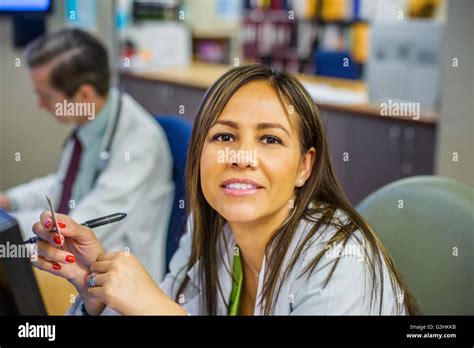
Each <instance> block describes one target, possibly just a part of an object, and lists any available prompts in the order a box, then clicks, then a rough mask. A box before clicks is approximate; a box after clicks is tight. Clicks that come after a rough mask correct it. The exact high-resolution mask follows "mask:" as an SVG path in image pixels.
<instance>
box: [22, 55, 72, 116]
mask: <svg viewBox="0 0 474 348" xmlns="http://www.w3.org/2000/svg"><path fill="white" fill-rule="evenodd" d="M51 69H52V65H51V64H46V65H42V66H39V67H36V68H33V69H31V70H30V77H31V81H32V83H33V87H34V90H35V93H36V97H37V103H38V107H39V108H41V109H45V110H47V111H48V112H49V113H50V114H52V115H53V116H58V115H56V113H55V112H56V105H57V104H58V103H61V104H62V103H63V102H64V101H65V100H67V99H68V98H67V97H66V95H65V94H64V93H62V92H60V91H58V90H57V89H55V88H54V87H52V86H51V85H50V83H49V75H50V73H51ZM56 119H57V120H58V121H59V122H63V123H70V122H71V121H74V120H73V118H69V117H56Z"/></svg>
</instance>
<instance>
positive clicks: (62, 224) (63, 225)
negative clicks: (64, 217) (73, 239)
mask: <svg viewBox="0 0 474 348" xmlns="http://www.w3.org/2000/svg"><path fill="white" fill-rule="evenodd" d="M58 226H59V228H66V224H64V223H62V222H58Z"/></svg>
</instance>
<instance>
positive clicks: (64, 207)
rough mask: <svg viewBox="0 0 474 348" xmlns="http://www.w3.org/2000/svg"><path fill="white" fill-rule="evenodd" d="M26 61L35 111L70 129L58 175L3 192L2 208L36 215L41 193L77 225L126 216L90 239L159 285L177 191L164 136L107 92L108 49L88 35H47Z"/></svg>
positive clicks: (122, 97)
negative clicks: (141, 267)
mask: <svg viewBox="0 0 474 348" xmlns="http://www.w3.org/2000/svg"><path fill="white" fill-rule="evenodd" d="M26 61H27V64H28V67H29V72H30V76H31V80H32V82H33V86H34V88H35V92H36V94H37V97H38V106H39V107H41V108H44V109H46V110H47V111H49V112H50V113H51V114H53V115H54V116H55V119H57V120H58V121H59V122H61V123H73V124H74V125H75V128H74V131H73V132H72V134H71V136H70V137H69V138H68V139H67V141H66V144H65V146H64V149H63V152H62V155H61V160H60V164H59V168H58V170H57V172H56V173H53V174H50V175H48V176H46V177H42V178H38V179H34V180H33V181H31V182H29V183H26V184H23V185H20V186H17V187H14V188H12V189H10V190H8V191H6V192H5V194H4V195H1V194H0V208H4V209H6V210H10V211H13V212H21V211H25V210H32V209H38V210H41V209H44V208H47V206H45V204H46V199H45V194H46V195H48V196H50V197H51V198H52V200H53V202H55V204H56V207H55V209H56V210H57V212H58V213H63V214H69V215H70V216H71V217H73V218H74V219H75V220H77V221H86V220H89V219H93V218H97V217H101V216H104V215H108V214H113V213H117V212H124V213H127V215H128V216H127V218H126V219H125V220H124V221H122V222H118V223H113V224H109V225H106V226H102V227H99V228H97V229H96V230H95V233H96V234H97V235H98V236H99V238H100V239H101V241H102V242H103V243H104V245H105V246H106V248H107V249H108V250H125V251H127V250H130V252H133V253H134V254H135V255H137V256H138V257H139V258H140V260H141V261H142V262H143V263H144V264H145V266H146V267H147V269H148V271H149V272H150V273H151V274H152V276H153V277H154V278H155V279H157V280H160V278H161V277H162V276H163V274H164V270H165V264H164V263H165V244H166V234H167V229H168V222H169V217H170V213H171V205H172V200H173V192H174V186H173V182H172V157H171V152H170V149H169V145H168V142H167V139H166V135H165V134H164V132H163V130H162V129H161V127H160V126H159V125H158V123H157V122H155V120H153V118H152V117H151V116H150V115H149V114H148V113H147V112H146V111H145V110H144V109H143V108H142V107H141V106H140V105H139V104H138V103H137V102H136V101H135V100H133V99H132V98H131V97H130V96H128V95H127V94H125V93H120V92H119V91H118V90H117V89H115V88H110V70H109V64H108V57H107V52H106V49H105V47H104V46H103V45H102V44H101V43H100V42H99V41H98V40H97V39H96V38H94V37H93V36H92V35H90V34H88V33H86V32H84V31H82V30H78V29H65V30H61V31H59V32H55V33H52V34H49V35H46V36H44V37H41V38H39V39H37V40H35V41H34V42H32V43H31V44H30V45H29V46H28V47H27V49H26ZM45 136H54V134H45ZM47 155H48V154H47V153H45V154H40V153H39V154H38V156H47ZM20 215H21V214H20ZM35 218H36V219H37V218H38V216H35Z"/></svg>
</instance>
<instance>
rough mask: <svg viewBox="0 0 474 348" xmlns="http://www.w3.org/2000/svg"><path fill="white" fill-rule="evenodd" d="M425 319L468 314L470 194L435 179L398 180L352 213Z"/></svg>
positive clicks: (472, 267) (473, 218)
mask: <svg viewBox="0 0 474 348" xmlns="http://www.w3.org/2000/svg"><path fill="white" fill-rule="evenodd" d="M357 210H358V211H359V213H360V214H361V215H362V216H363V217H364V218H365V219H366V220H367V221H368V222H369V224H370V225H371V226H372V227H373V228H374V230H375V232H376V233H377V235H378V236H379V237H380V239H381V240H382V242H383V243H384V245H385V247H386V248H387V249H388V251H389V252H390V254H391V255H392V257H393V259H394V261H395V264H396V266H397V268H398V270H399V271H400V273H401V274H402V276H403V277H404V279H405V280H406V282H407V284H408V286H409V288H410V289H411V290H412V291H413V293H414V295H415V297H416V298H417V300H418V301H419V302H420V305H421V311H422V313H423V314H428V315H448V314H451V315H465V314H470V315H472V314H474V296H473V295H474V249H473V243H474V189H473V188H472V187H470V186H466V185H464V184H461V183H459V182H456V181H454V180H452V179H448V178H443V177H439V176H417V177H410V178H407V179H402V180H399V181H396V182H394V183H391V184H389V185H387V186H384V187H382V188H381V189H379V190H377V191H376V192H374V193H372V194H371V195H369V196H368V197H367V198H366V199H364V200H363V201H362V202H361V203H360V204H359V206H358V207H357Z"/></svg>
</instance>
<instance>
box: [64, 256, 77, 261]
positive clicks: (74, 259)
mask: <svg viewBox="0 0 474 348" xmlns="http://www.w3.org/2000/svg"><path fill="white" fill-rule="evenodd" d="M66 261H67V262H69V263H73V262H74V261H76V257H75V256H74V255H68V256H66Z"/></svg>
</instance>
